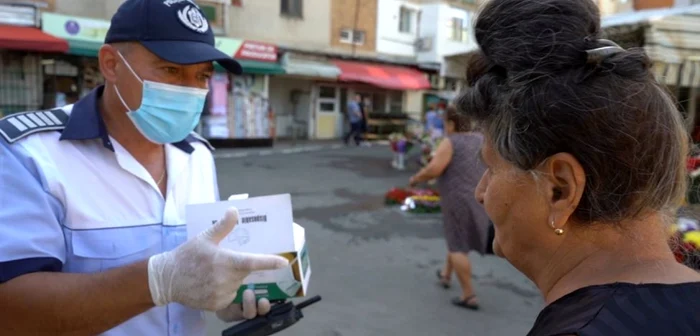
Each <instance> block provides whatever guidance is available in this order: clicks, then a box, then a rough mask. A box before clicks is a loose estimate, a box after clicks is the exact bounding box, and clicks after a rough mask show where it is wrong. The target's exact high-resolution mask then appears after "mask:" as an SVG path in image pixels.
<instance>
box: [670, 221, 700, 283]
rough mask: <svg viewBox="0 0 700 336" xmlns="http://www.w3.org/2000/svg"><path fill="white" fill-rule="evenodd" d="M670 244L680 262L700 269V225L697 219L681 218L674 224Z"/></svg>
mask: <svg viewBox="0 0 700 336" xmlns="http://www.w3.org/2000/svg"><path fill="white" fill-rule="evenodd" d="M670 244H671V248H672V249H673V254H674V256H675V257H676V260H677V261H678V262H679V263H682V264H685V265H686V266H688V267H691V268H693V269H696V270H699V271H700V226H698V224H697V222H696V221H694V220H688V219H684V218H680V219H679V221H678V224H674V225H672V226H671V241H670Z"/></svg>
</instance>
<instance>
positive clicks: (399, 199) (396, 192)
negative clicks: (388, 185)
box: [384, 188, 440, 205]
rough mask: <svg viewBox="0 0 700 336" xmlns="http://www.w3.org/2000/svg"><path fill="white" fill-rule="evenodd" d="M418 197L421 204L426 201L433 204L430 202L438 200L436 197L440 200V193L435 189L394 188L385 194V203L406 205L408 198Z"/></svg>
mask: <svg viewBox="0 0 700 336" xmlns="http://www.w3.org/2000/svg"><path fill="white" fill-rule="evenodd" d="M416 197H418V199H417V200H418V203H419V204H420V205H422V202H426V204H427V205H431V204H429V203H430V202H434V201H436V199H435V197H437V200H438V201H439V199H440V194H439V193H438V192H437V191H436V190H434V189H418V188H415V189H403V188H392V189H390V190H389V191H388V192H387V193H386V194H385V195H384V203H385V204H386V205H405V204H406V200H407V199H409V198H416ZM426 197H427V198H426ZM431 197H432V198H431ZM414 202H415V199H414Z"/></svg>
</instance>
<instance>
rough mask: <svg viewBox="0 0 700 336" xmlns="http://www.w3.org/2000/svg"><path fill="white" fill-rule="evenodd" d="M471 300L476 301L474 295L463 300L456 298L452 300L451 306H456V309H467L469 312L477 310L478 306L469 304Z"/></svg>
mask: <svg viewBox="0 0 700 336" xmlns="http://www.w3.org/2000/svg"><path fill="white" fill-rule="evenodd" d="M473 299H476V295H472V296H470V297H468V298H466V299H464V300H462V299H461V298H458V297H456V298H454V299H452V304H453V305H455V306H457V307H462V308H467V309H471V310H479V305H478V304H475V303H470V302H469V301H471V300H473Z"/></svg>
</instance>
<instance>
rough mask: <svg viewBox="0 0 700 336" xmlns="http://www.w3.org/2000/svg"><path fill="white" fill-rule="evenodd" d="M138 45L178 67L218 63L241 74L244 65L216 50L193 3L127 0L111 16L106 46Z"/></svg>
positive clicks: (200, 13) (207, 24) (168, 0)
mask: <svg viewBox="0 0 700 336" xmlns="http://www.w3.org/2000/svg"><path fill="white" fill-rule="evenodd" d="M115 42H139V43H140V44H142V45H143V46H144V47H145V48H146V49H148V50H149V51H150V52H152V53H154V54H155V55H156V56H158V57H160V58H162V59H164V60H166V61H168V62H172V63H175V64H195V63H203V62H212V61H216V62H218V63H219V64H220V65H221V66H222V67H224V68H225V69H226V70H228V71H230V72H233V73H234V74H237V75H238V74H241V72H242V69H241V65H240V64H239V63H238V62H236V60H234V59H233V58H232V57H231V56H229V55H226V54H224V53H223V52H221V51H219V50H218V49H216V46H215V43H214V32H213V31H212V28H211V26H210V25H209V22H208V21H207V19H206V18H205V17H204V15H203V14H202V11H201V10H200V9H199V6H197V4H195V3H194V1H193V0H126V1H125V2H124V3H123V4H122V5H121V6H120V7H119V9H118V10H117V13H116V14H114V16H113V17H112V23H111V25H110V27H109V31H107V36H106V37H105V43H115Z"/></svg>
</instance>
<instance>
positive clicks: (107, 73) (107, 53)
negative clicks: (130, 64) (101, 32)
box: [97, 44, 119, 83]
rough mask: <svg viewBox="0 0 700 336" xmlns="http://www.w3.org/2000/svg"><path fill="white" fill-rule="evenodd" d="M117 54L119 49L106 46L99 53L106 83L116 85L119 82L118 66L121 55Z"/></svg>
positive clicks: (101, 70) (98, 56)
mask: <svg viewBox="0 0 700 336" xmlns="http://www.w3.org/2000/svg"><path fill="white" fill-rule="evenodd" d="M117 52H118V50H117V48H115V47H114V46H111V45H109V44H105V45H102V47H101V48H100V51H99V52H98V53H97V58H98V60H99V65H100V72H101V73H102V77H104V79H105V82H109V83H114V82H116V81H117V64H119V55H117Z"/></svg>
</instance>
